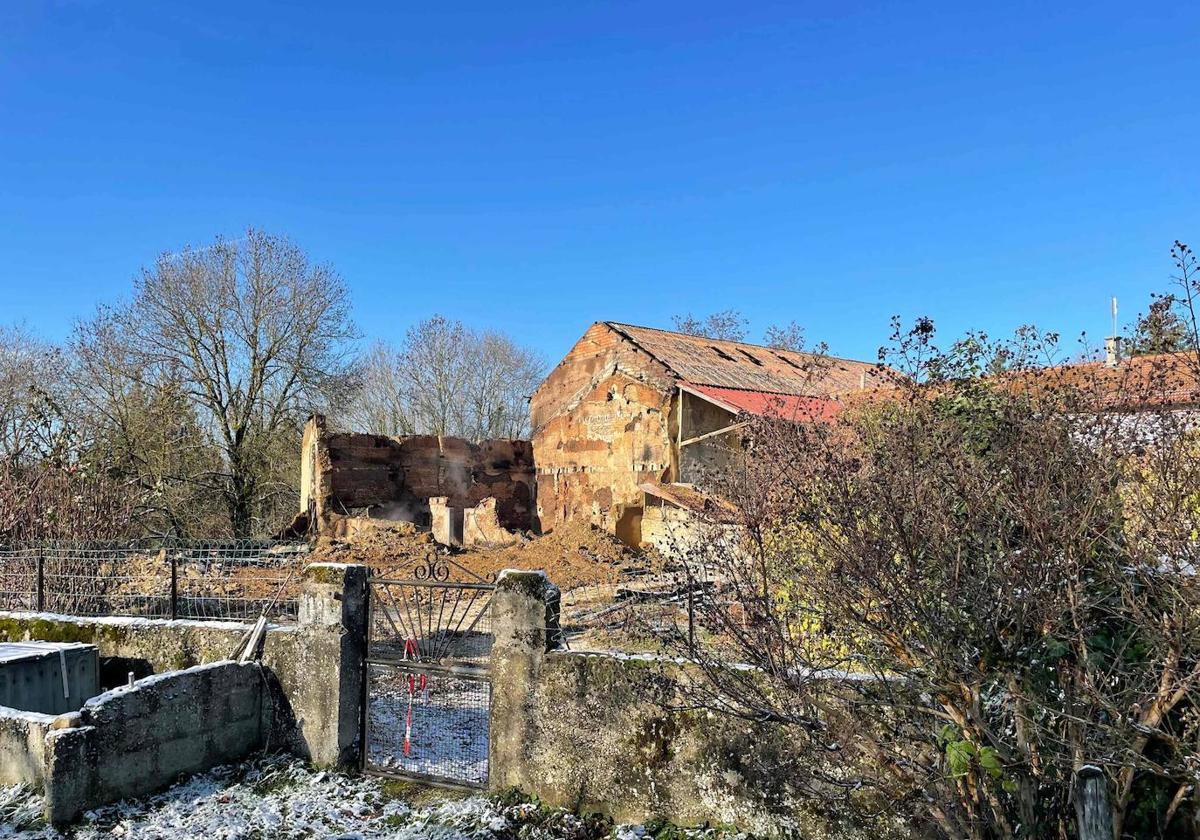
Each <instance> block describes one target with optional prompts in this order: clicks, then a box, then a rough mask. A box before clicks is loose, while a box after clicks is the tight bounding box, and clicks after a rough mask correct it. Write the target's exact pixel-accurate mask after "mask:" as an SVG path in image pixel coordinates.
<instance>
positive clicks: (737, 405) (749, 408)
mask: <svg viewBox="0 0 1200 840" xmlns="http://www.w3.org/2000/svg"><path fill="white" fill-rule="evenodd" d="M683 385H684V387H686V388H688V389H689V390H691V391H695V392H697V393H699V394H702V395H704V396H705V397H707V398H709V399H711V400H713V401H714V402H717V403H720V404H722V405H723V406H724V407H726V408H727V409H729V410H730V411H731V412H733V413H740V412H743V411H744V412H746V413H747V414H755V415H758V416H759V417H779V418H782V419H784V420H795V421H807V420H830V419H832V418H833V417H834V416H836V415H837V413H838V412H839V411H840V410H841V403H839V402H837V401H836V400H828V399H822V398H821V397H803V396H796V395H794V394H771V393H768V392H766V391H746V390H743V389H739V388H718V387H717V386H715V385H703V384H700V383H698V382H684V383H683Z"/></svg>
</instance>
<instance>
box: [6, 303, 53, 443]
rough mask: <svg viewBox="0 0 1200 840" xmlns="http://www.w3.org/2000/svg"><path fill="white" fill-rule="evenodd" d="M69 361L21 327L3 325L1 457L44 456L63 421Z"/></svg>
mask: <svg viewBox="0 0 1200 840" xmlns="http://www.w3.org/2000/svg"><path fill="white" fill-rule="evenodd" d="M64 371H65V361H64V358H63V354H62V353H61V351H59V350H58V349H57V348H56V347H53V346H52V345H50V344H49V343H47V342H45V341H42V340H41V339H39V338H37V337H36V336H34V335H33V334H32V333H31V332H29V330H27V329H25V328H23V327H19V326H13V327H4V326H0V457H6V458H9V459H11V461H12V463H13V464H15V465H18V466H19V465H20V464H21V463H23V462H26V461H29V460H31V459H36V458H40V457H44V456H46V455H48V454H50V451H51V450H52V449H53V448H54V445H55V443H54V441H55V438H56V436H57V435H58V432H59V430H60V426H61V416H60V413H61V402H62V394H63V385H64Z"/></svg>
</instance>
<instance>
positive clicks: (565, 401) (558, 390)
mask: <svg viewBox="0 0 1200 840" xmlns="http://www.w3.org/2000/svg"><path fill="white" fill-rule="evenodd" d="M875 375H876V366H875V365H874V364H872V363H869V362H857V361H850V360H847V359H837V358H832V359H830V358H826V359H825V360H824V361H823V362H819V363H817V362H815V357H813V356H811V355H808V354H805V353H797V352H792V351H788V350H776V349H773V348H769V347H761V346H758V345H754V344H744V343H741V342H733V341H719V340H715V339H709V338H703V337H696V336H691V335H684V334H682V333H675V332H668V331H666V330H658V329H652V328H649V327H637V326H631V325H627V324H618V323H613V322H609V321H601V322H597V323H595V324H593V325H592V326H591V327H590V328H589V329H588V330H587V332H586V333H584V335H583V337H582V338H580V339H579V341H578V342H576V343H575V346H574V347H572V348H571V351H570V352H569V353H568V354H567V356H566V358H564V359H563V360H562V361H561V362H560V363H559V364H558V366H557V367H555V368H554V370H553V371H552V372H551V373H550V375H549V376H548V377H547V378H546V380H545V381H544V382H543V383H542V384H541V385H540V386H539V387H538V389H537V391H536V392H535V393H534V394H533V396H532V398H531V399H530V415H531V422H532V427H533V441H532V442H533V458H534V463H535V464H536V469H537V513H538V518H539V521H540V525H541V528H542V530H543V531H549V530H551V529H553V528H554V527H555V526H556V525H558V524H560V523H563V522H568V521H573V520H578V519H587V520H590V521H591V522H593V523H595V524H597V525H599V526H601V527H603V528H605V529H608V530H611V531H613V532H614V533H616V534H617V535H618V536H619V537H620V538H621V539H622V540H624V541H625V542H627V543H630V544H631V545H638V544H640V543H642V542H650V543H654V542H656V541H657V539H658V538H659V537H660V536H661V530H662V528H663V527H664V520H666V519H669V518H670V517H671V516H672V515H673V514H675V513H677V512H683V511H687V510H694V509H695V508H696V507H697V506H701V505H704V504H707V503H708V502H707V501H706V499H705V497H704V496H703V494H701V493H699V492H697V489H696V487H695V484H696V482H697V481H699V480H701V479H702V477H703V475H704V473H705V472H706V471H708V470H710V469H719V468H720V467H721V464H722V462H723V461H724V460H725V459H726V458H728V456H729V453H730V451H731V447H736V446H737V445H738V436H737V430H738V429H739V428H740V424H739V421H738V418H739V416H741V415H742V413H743V412H745V413H749V414H759V415H762V414H778V415H782V416H789V417H794V418H796V419H806V418H813V417H820V416H822V414H827V413H829V412H832V411H834V410H836V406H837V404H836V402H834V401H833V399H832V398H833V397H834V396H836V395H838V394H845V393H848V392H852V391H856V390H859V389H862V388H867V387H872V386H873V385H874V384H875V383H874V377H875Z"/></svg>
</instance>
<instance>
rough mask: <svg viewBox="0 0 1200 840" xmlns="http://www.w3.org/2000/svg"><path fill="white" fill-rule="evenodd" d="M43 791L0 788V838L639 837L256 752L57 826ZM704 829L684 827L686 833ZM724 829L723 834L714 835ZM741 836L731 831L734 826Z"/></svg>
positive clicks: (632, 831) (631, 831)
mask: <svg viewBox="0 0 1200 840" xmlns="http://www.w3.org/2000/svg"><path fill="white" fill-rule="evenodd" d="M41 809H42V799H41V797H40V795H36V794H34V793H31V792H30V791H29V789H28V788H16V787H7V788H5V787H0V838H3V840H101V838H106V840H112V838H129V840H276V838H278V840H315V839H316V838H339V839H340V840H517V838H521V840H525V838H528V839H529V840H594V839H595V838H597V837H602V836H607V837H610V838H613V840H639V838H644V837H647V832H646V830H645V829H643V828H641V827H640V826H618V827H612V826H608V825H606V824H603V823H596V822H595V821H589V820H585V819H580V818H579V817H576V816H575V815H573V814H570V813H568V812H565V811H561V810H553V811H549V810H546V809H539V808H538V807H537V806H535V805H530V804H509V805H505V804H502V803H500V802H496V801H493V800H490V799H487V798H484V797H481V796H473V797H470V798H466V799H457V800H447V801H443V802H441V803H439V804H435V805H428V806H420V807H413V806H410V805H408V804H407V803H405V802H404V801H402V800H400V799H396V798H394V797H391V796H389V795H388V794H387V793H386V792H385V790H384V788H383V786H382V784H381V783H380V781H379V780H377V779H373V778H370V777H359V776H346V775H342V774H339V773H330V772H318V771H314V770H311V769H309V768H307V767H305V766H304V765H303V764H302V763H300V762H298V761H296V760H294V759H288V758H282V757H272V758H263V759H258V760H255V761H252V762H248V763H246V764H243V765H238V766H236V767H219V768H216V769H215V770H212V771H209V772H208V773H203V774H201V775H198V776H193V777H192V778H190V779H188V780H187V781H184V782H181V783H180V784H178V785H176V786H175V787H173V788H171V789H169V790H167V791H164V792H163V793H160V794H157V795H155V796H152V797H148V798H146V799H142V800H137V801H132V802H121V803H118V804H116V805H110V806H106V807H104V808H99V809H96V810H95V811H89V812H88V813H87V814H85V815H84V817H83V819H82V820H81V821H80V822H79V823H78V824H77V825H75V826H74V827H72V828H71V829H69V830H67V831H66V832H65V833H60V832H58V831H56V830H55V829H53V828H50V827H48V826H46V825H44V824H43V823H42V821H41V816H40V815H41ZM717 835H718V832H716V831H712V830H697V831H689V832H687V833H686V836H687V837H689V838H693V840H704V838H715V837H716V836H717ZM723 836H725V837H730V835H723ZM734 837H740V835H734Z"/></svg>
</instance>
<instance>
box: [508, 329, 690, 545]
mask: <svg viewBox="0 0 1200 840" xmlns="http://www.w3.org/2000/svg"><path fill="white" fill-rule="evenodd" d="M674 388H675V381H674V378H673V377H671V376H670V374H669V373H668V372H667V371H666V369H665V368H664V367H663V366H662V365H660V364H658V363H657V362H656V361H654V360H653V359H652V358H650V356H648V355H647V354H646V353H645V352H644V351H641V350H639V349H638V348H637V347H636V346H635V345H633V344H632V343H630V342H629V341H627V340H626V339H625V338H623V337H622V336H620V335H619V334H618V333H616V332H615V331H613V330H612V329H611V328H609V327H607V326H606V325H604V324H594V325H593V326H592V327H591V328H590V329H589V330H588V331H587V332H586V333H585V334H584V336H583V338H581V339H580V340H579V341H578V342H577V343H576V345H575V346H574V347H573V348H572V349H571V352H570V353H568V354H567V356H566V358H564V359H563V361H562V362H561V363H559V365H558V366H557V367H556V368H555V369H554V371H552V372H551V374H550V376H549V377H547V379H546V381H545V382H543V383H542V385H541V386H540V387H539V388H538V390H537V392H536V393H535V394H534V395H533V398H532V399H531V400H530V413H531V415H532V420H533V426H534V433H533V457H534V463H535V465H536V469H537V509H538V517H539V520H540V523H541V527H542V530H544V531H548V530H551V529H553V528H554V527H556V526H558V525H561V524H563V523H565V522H569V521H578V520H585V521H590V522H592V523H594V524H595V525H598V526H600V527H602V528H604V529H606V530H608V531H611V532H613V533H616V534H617V535H618V536H620V537H621V538H622V539H624V540H626V541H627V542H630V543H635V544H636V543H637V542H638V541H640V517H641V508H642V492H641V491H640V490H638V484H639V483H641V482H644V481H658V480H667V479H668V478H669V476H670V475H671V474H672V470H673V465H672V447H671V436H672V432H671V430H672V429H673V428H674V427H673V425H672V418H673V410H672V407H673V392H674Z"/></svg>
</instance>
